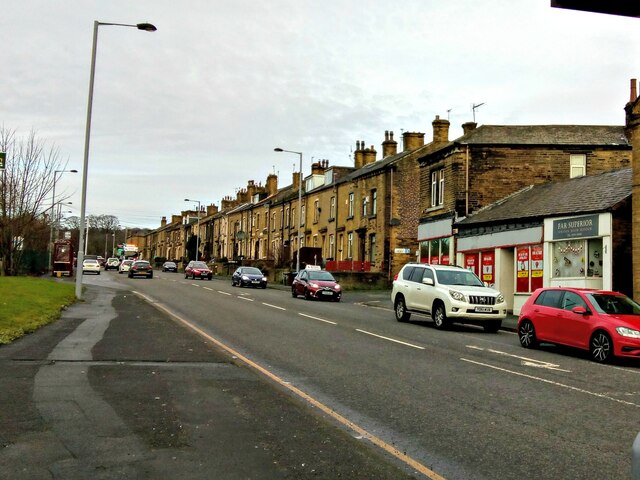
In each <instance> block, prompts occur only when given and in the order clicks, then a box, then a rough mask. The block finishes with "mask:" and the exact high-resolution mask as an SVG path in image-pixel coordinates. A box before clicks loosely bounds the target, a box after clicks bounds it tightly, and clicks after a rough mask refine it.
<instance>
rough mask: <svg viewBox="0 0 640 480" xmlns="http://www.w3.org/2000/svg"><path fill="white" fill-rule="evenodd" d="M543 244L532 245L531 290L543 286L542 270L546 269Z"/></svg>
mask: <svg viewBox="0 0 640 480" xmlns="http://www.w3.org/2000/svg"><path fill="white" fill-rule="evenodd" d="M543 251H544V250H543V248H542V245H533V246H532V247H531V291H532V292H533V291H535V290H537V289H538V288H542V271H543V270H544V260H543Z"/></svg>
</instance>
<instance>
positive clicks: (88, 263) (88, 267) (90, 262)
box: [82, 258, 100, 275]
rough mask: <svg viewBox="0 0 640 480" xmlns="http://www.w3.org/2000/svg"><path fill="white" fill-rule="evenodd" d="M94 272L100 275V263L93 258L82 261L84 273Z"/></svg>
mask: <svg viewBox="0 0 640 480" xmlns="http://www.w3.org/2000/svg"><path fill="white" fill-rule="evenodd" d="M88 272H93V273H97V274H98V275H100V262H98V260H95V259H93V258H88V259H86V260H83V261H82V273H83V274H84V273H88Z"/></svg>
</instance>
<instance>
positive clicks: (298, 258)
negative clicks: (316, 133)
mask: <svg viewBox="0 0 640 480" xmlns="http://www.w3.org/2000/svg"><path fill="white" fill-rule="evenodd" d="M273 151H274V152H287V153H295V154H296V155H298V156H299V157H300V178H299V179H298V253H297V254H296V272H299V271H300V246H301V241H300V229H301V228H302V152H294V151H292V150H284V149H282V148H274V149H273Z"/></svg>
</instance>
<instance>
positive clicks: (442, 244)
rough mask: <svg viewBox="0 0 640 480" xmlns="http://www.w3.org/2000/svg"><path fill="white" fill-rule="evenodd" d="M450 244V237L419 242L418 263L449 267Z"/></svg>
mask: <svg viewBox="0 0 640 480" xmlns="http://www.w3.org/2000/svg"><path fill="white" fill-rule="evenodd" d="M450 244H451V238H450V237H444V238H437V239H434V240H423V241H421V242H420V262H421V263H431V264H433V265H449V264H450V263H451V262H450V259H451V257H450V252H449V248H450V247H449V246H450Z"/></svg>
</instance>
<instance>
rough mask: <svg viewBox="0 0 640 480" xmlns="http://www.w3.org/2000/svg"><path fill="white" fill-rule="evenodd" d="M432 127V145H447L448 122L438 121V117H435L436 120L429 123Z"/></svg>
mask: <svg viewBox="0 0 640 480" xmlns="http://www.w3.org/2000/svg"><path fill="white" fill-rule="evenodd" d="M431 125H433V143H447V142H448V141H449V125H450V122H449V120H442V119H440V115H436V119H435V120H434V121H433V122H431Z"/></svg>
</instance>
